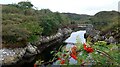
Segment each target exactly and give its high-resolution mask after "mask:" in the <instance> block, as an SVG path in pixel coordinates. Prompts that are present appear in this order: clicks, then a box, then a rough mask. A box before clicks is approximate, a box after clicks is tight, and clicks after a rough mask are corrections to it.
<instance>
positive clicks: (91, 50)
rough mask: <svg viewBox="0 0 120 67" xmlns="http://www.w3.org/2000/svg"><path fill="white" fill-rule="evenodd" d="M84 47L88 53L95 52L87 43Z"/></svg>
mask: <svg viewBox="0 0 120 67" xmlns="http://www.w3.org/2000/svg"><path fill="white" fill-rule="evenodd" d="M83 47H84V50H86V51H87V52H88V53H92V52H93V48H91V47H87V46H86V44H85V43H84V45H83Z"/></svg>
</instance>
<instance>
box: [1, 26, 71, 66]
mask: <svg viewBox="0 0 120 67" xmlns="http://www.w3.org/2000/svg"><path fill="white" fill-rule="evenodd" d="M71 32H72V30H71V29H67V28H65V29H62V30H61V29H59V30H58V33H56V34H55V35H51V36H48V37H44V36H42V37H41V38H40V40H39V41H37V42H36V43H35V44H31V43H27V46H26V47H24V48H14V49H12V48H2V49H0V65H1V64H2V65H12V64H16V63H17V62H19V61H20V60H23V59H24V58H27V57H32V56H34V55H36V54H39V53H40V52H41V51H39V49H38V47H37V46H41V45H44V44H42V43H45V42H50V41H52V40H54V39H57V38H59V37H63V36H64V35H66V34H69V33H71Z"/></svg>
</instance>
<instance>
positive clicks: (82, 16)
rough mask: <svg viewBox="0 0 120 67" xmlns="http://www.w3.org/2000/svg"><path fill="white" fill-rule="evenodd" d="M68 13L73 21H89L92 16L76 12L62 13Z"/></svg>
mask: <svg viewBox="0 0 120 67" xmlns="http://www.w3.org/2000/svg"><path fill="white" fill-rule="evenodd" d="M62 14H64V15H66V16H67V17H68V18H69V19H70V20H71V21H72V22H75V23H87V22H89V19H90V18H91V17H92V16H91V15H86V14H75V13H62Z"/></svg>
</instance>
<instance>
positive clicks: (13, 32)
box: [2, 1, 120, 44]
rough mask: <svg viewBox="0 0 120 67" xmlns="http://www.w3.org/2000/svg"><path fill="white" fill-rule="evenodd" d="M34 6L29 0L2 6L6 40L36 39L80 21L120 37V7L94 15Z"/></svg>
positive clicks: (11, 42) (29, 40) (14, 41)
mask: <svg viewBox="0 0 120 67" xmlns="http://www.w3.org/2000/svg"><path fill="white" fill-rule="evenodd" d="M33 7H34V5H33V4H32V3H31V2H29V1H22V2H19V3H18V4H8V5H3V6H2V20H3V22H2V29H3V30H2V33H3V44H16V43H17V42H21V41H23V40H24V41H26V42H32V43H34V42H35V41H36V40H38V39H39V37H40V36H49V35H53V34H55V33H56V32H57V30H58V29H59V28H62V27H64V26H68V25H70V24H77V23H82V24H84V23H85V24H86V23H88V24H93V25H94V27H95V29H99V30H101V31H103V32H108V31H112V32H113V35H114V37H115V38H117V40H118V41H119V40H120V39H119V38H120V37H119V35H120V34H119V33H118V32H120V28H119V27H120V23H118V22H119V18H120V17H119V16H120V13H119V12H117V11H101V12H98V13H97V14H95V15H94V16H90V15H78V14H73V13H59V12H52V11H50V10H49V9H41V10H37V9H35V8H33ZM119 42H120V41H119Z"/></svg>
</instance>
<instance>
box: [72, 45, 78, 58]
mask: <svg viewBox="0 0 120 67" xmlns="http://www.w3.org/2000/svg"><path fill="white" fill-rule="evenodd" d="M71 50H72V54H74V55H75V56H76V55H77V53H76V50H77V47H76V46H73V47H72V48H71Z"/></svg>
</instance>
